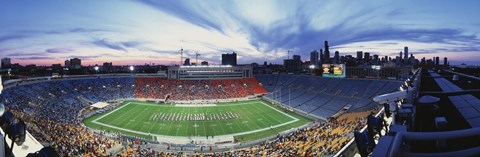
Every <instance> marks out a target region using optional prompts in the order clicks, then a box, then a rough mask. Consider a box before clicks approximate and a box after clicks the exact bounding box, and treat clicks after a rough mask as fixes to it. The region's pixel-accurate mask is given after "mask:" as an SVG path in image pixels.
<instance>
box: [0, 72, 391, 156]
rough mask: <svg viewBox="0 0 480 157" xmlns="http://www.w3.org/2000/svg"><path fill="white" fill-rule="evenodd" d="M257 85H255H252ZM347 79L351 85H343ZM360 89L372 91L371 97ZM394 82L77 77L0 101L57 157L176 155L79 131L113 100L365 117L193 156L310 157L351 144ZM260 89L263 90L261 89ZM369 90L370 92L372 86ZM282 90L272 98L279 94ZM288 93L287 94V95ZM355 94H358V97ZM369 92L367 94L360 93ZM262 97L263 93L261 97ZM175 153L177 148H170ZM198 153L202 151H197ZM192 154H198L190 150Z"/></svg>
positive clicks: (10, 91) (9, 92) (8, 92)
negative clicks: (90, 112) (264, 104)
mask: <svg viewBox="0 0 480 157" xmlns="http://www.w3.org/2000/svg"><path fill="white" fill-rule="evenodd" d="M257 80H260V82H259V81H257ZM351 81H353V82H351ZM356 84H362V87H363V88H366V87H370V86H374V87H375V88H374V89H372V90H371V91H369V90H362V88H360V87H353V86H354V85H356ZM398 84H399V83H397V82H389V81H372V80H351V79H332V78H321V77H310V76H292V75H259V76H257V78H245V79H229V80H169V79H165V78H148V77H145V78H141V77H138V78H133V77H114V78H82V79H60V80H51V81H43V82H37V83H30V84H19V85H16V86H14V87H10V88H7V89H5V90H4V91H3V93H2V95H1V102H2V103H4V104H6V107H7V109H8V110H9V111H12V112H13V114H14V115H15V117H18V118H19V119H21V120H23V121H25V122H26V123H27V124H28V125H27V126H28V127H27V130H28V131H29V132H30V133H31V134H32V135H33V136H34V137H35V138H37V139H38V141H40V142H41V143H42V144H43V145H44V146H52V147H53V148H55V149H56V150H57V151H58V152H59V153H60V154H61V155H62V156H109V155H110V154H109V153H110V150H111V149H115V148H118V147H120V148H121V149H122V150H123V151H121V152H120V153H119V155H120V156H178V155H182V153H181V152H173V153H172V151H158V150H153V149H150V148H148V147H144V146H145V143H146V140H143V139H138V138H132V137H127V136H113V137H112V136H106V135H107V134H111V133H106V132H100V133H98V132H96V133H94V132H93V131H92V130H90V129H88V128H86V127H84V126H82V124H81V122H80V121H79V119H78V115H79V112H80V111H81V110H82V109H84V108H87V107H88V106H89V105H91V102H102V101H109V100H116V99H132V98H136V99H165V98H166V97H167V96H170V98H169V99H171V100H199V99H200V100H202V99H227V98H238V97H245V96H249V95H255V94H266V95H265V96H266V97H269V98H271V99H275V97H282V102H284V104H286V105H287V104H288V105H290V106H291V107H293V108H296V109H299V110H303V111H305V112H308V113H311V114H315V115H319V116H323V117H329V116H331V115H333V114H335V113H337V112H338V110H340V109H342V108H343V107H344V106H345V105H347V104H349V103H350V104H352V105H353V107H352V108H359V109H363V110H365V111H366V112H361V113H345V114H343V115H341V116H340V117H338V119H334V120H332V121H329V122H322V123H317V124H315V125H314V126H312V127H309V128H305V129H299V130H296V131H294V132H292V133H289V134H287V135H280V134H279V135H278V137H277V138H275V139H273V140H269V141H268V142H265V143H263V144H259V145H255V146H251V147H249V148H246V149H240V150H232V151H225V152H221V153H196V154H197V155H199V156H251V155H270V154H274V155H279V156H318V155H333V154H334V153H335V152H337V151H338V150H339V149H340V148H342V146H343V145H345V144H346V142H347V141H348V140H350V139H352V138H353V136H352V135H351V134H350V133H351V131H352V130H354V129H356V128H359V127H360V126H364V125H365V119H364V117H365V116H366V115H367V114H368V113H369V112H370V111H371V109H372V107H371V106H374V105H371V104H372V103H371V100H369V99H370V98H371V97H372V96H374V95H378V94H382V92H387V91H393V90H395V88H396V87H398V86H397V85H398ZM264 87H265V88H264ZM372 88H373V87H372ZM280 89H281V90H282V93H281V95H280V93H279V92H277V91H279V90H280ZM289 90H290V93H289V92H288V91H289ZM362 91H363V92H362ZM367 91H368V92H372V93H373V94H372V93H367ZM267 92H269V93H267ZM288 98H290V101H288ZM162 144H163V145H164V146H165V149H167V150H168V149H170V147H172V148H173V147H180V148H181V149H180V150H183V149H184V148H185V149H189V150H192V149H194V148H195V147H198V146H195V145H179V146H176V145H172V144H168V143H162ZM177 149H178V148H177ZM201 149H202V150H203V149H205V150H207V148H203V147H202V148H201ZM196 150H197V151H198V150H199V148H196Z"/></svg>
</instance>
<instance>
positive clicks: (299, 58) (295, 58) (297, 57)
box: [293, 55, 302, 62]
mask: <svg viewBox="0 0 480 157" xmlns="http://www.w3.org/2000/svg"><path fill="white" fill-rule="evenodd" d="M293 60H294V61H298V62H301V61H302V59H301V57H300V55H293Z"/></svg>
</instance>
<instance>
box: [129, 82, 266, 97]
mask: <svg viewBox="0 0 480 157" xmlns="http://www.w3.org/2000/svg"><path fill="white" fill-rule="evenodd" d="M135 86H136V87H137V88H135V97H136V98H148V99H165V98H167V95H169V96H170V97H169V98H168V99H169V100H205V99H230V98H242V97H246V96H250V95H254V94H264V93H267V90H266V89H265V88H263V87H262V86H260V84H259V82H258V81H257V80H256V79H255V78H243V79H225V80H169V79H166V78H135Z"/></svg>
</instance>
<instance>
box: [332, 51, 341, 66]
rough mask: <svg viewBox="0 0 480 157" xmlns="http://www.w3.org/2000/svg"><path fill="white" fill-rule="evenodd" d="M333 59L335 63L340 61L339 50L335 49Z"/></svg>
mask: <svg viewBox="0 0 480 157" xmlns="http://www.w3.org/2000/svg"><path fill="white" fill-rule="evenodd" d="M333 61H334V63H335V64H338V63H340V53H339V52H338V51H335V56H333Z"/></svg>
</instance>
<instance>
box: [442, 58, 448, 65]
mask: <svg viewBox="0 0 480 157" xmlns="http://www.w3.org/2000/svg"><path fill="white" fill-rule="evenodd" d="M443 65H448V60H447V57H443Z"/></svg>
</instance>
